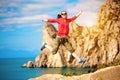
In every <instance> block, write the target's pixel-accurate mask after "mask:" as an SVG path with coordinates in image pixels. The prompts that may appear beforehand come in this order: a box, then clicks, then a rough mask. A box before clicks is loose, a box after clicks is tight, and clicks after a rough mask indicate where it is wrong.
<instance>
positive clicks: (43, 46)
mask: <svg viewBox="0 0 120 80" xmlns="http://www.w3.org/2000/svg"><path fill="white" fill-rule="evenodd" d="M45 45H47V43H44V44H43V45H42V47H41V51H42V50H43V49H44V48H45Z"/></svg>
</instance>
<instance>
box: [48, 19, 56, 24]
mask: <svg viewBox="0 0 120 80" xmlns="http://www.w3.org/2000/svg"><path fill="white" fill-rule="evenodd" d="M47 22H52V23H55V22H58V19H48V21H47Z"/></svg>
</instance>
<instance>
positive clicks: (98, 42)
mask: <svg viewBox="0 0 120 80" xmlns="http://www.w3.org/2000/svg"><path fill="white" fill-rule="evenodd" d="M56 32H57V30H56V29H55V28H54V26H53V25H52V24H50V23H46V24H45V26H44V30H43V34H44V35H43V41H44V42H46V43H47V44H48V45H49V46H51V47H53V46H55V44H56V42H55V37H56ZM69 42H70V43H71V44H72V46H73V48H74V49H75V54H76V55H77V56H78V57H79V58H83V57H87V61H86V62H85V63H82V64H79V63H78V62H77V60H76V59H74V60H73V62H72V63H68V62H67V59H68V55H69V54H68V53H67V50H66V48H65V47H64V45H60V47H59V50H58V52H57V54H55V55H53V54H52V53H51V51H50V50H49V49H47V48H45V49H44V50H43V51H42V52H41V53H40V55H39V56H37V58H36V60H35V62H34V66H35V67H96V66H97V65H98V64H103V63H105V64H108V63H110V62H112V61H113V60H115V59H118V58H120V0H105V2H104V4H103V5H102V6H101V7H100V10H99V13H98V20H97V23H96V24H95V25H94V26H93V27H91V28H89V27H83V26H79V25H77V24H76V23H75V22H72V23H71V24H70V32H69Z"/></svg>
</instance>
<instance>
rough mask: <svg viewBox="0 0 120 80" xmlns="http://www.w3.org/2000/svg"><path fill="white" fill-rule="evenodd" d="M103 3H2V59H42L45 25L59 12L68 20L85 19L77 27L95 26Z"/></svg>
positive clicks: (9, 0) (13, 0)
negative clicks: (72, 18) (77, 15)
mask: <svg viewBox="0 0 120 80" xmlns="http://www.w3.org/2000/svg"><path fill="white" fill-rule="evenodd" d="M103 2H104V1H103V0H0V58H17V57H34V56H36V55H39V53H40V47H41V44H42V36H43V32H42V30H43V26H44V22H42V21H41V18H47V19H49V18H50V19H53V18H56V17H57V14H59V13H60V11H63V10H65V11H67V12H68V17H72V16H73V15H76V14H77V13H78V12H79V11H80V10H82V11H83V13H82V15H81V16H80V17H79V18H77V19H76V23H77V24H79V25H82V26H92V25H94V23H95V22H96V20H97V13H98V11H99V7H100V5H101V4H103Z"/></svg>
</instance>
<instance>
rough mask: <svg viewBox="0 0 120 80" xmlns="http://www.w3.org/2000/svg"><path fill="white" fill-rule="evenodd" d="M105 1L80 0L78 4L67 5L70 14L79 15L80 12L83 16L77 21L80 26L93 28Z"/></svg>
mask: <svg viewBox="0 0 120 80" xmlns="http://www.w3.org/2000/svg"><path fill="white" fill-rule="evenodd" d="M102 3H103V0H101V1H100V0H85V1H84V0H79V2H78V3H77V4H76V6H75V5H74V4H69V5H67V10H68V12H69V13H70V14H77V13H78V12H79V11H80V10H82V11H83V13H82V15H81V16H80V17H79V18H78V19H77V20H76V22H77V23H78V24H79V25H83V26H92V25H94V24H95V22H96V20H97V13H98V11H99V8H100V5H101V4H102Z"/></svg>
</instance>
